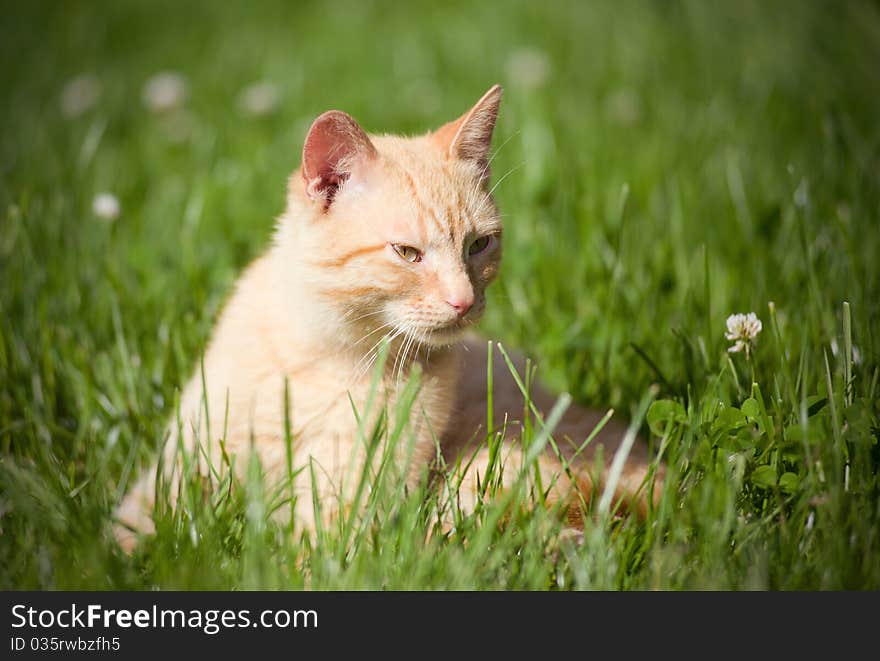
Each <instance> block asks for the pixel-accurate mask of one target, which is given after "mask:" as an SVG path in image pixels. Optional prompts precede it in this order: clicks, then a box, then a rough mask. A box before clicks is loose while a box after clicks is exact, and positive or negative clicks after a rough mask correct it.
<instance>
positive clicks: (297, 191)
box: [114, 85, 659, 550]
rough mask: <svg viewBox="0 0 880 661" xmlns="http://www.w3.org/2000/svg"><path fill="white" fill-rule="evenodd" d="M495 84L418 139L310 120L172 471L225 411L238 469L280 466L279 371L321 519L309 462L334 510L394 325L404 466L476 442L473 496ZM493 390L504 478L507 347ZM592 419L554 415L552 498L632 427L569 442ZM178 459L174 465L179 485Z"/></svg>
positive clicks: (497, 237)
mask: <svg viewBox="0 0 880 661" xmlns="http://www.w3.org/2000/svg"><path fill="white" fill-rule="evenodd" d="M500 101H501V88H500V87H499V86H497V85H496V86H494V87H492V88H491V89H490V90H489V91H488V92H486V94H485V95H484V96H483V97H482V98H481V99H480V100H479V101H478V102H477V103H476V105H474V106H473V108H471V109H470V110H469V111H468V112H467V113H465V114H464V115H463V116H462V117H460V118H459V119H457V120H455V121H453V122H450V123H448V124H446V125H444V126H442V127H441V128H439V129H438V130H436V131H433V132H430V133H428V134H426V135H422V136H418V137H413V138H402V137H396V136H390V135H382V136H368V135H367V134H366V133H365V132H364V131H363V129H362V128H361V127H360V126H359V125H358V124H357V122H355V120H354V119H352V118H351V117H350V116H349V115H347V114H345V113H343V112H340V111H338V110H331V111H329V112H326V113H324V114H322V115H321V116H320V117H318V118H317V119H316V120H315V121H314V123H313V124H312V126H311V128H310V129H309V132H308V135H307V136H306V139H305V143H304V146H303V155H302V164H301V167H300V168H299V169H298V170H296V171H295V172H294V173H293V174H292V176H291V177H290V180H289V185H288V194H287V207H286V210H285V212H284V214H283V215H282V216H281V217H280V219H279V221H278V224H277V228H276V230H275V236H274V241H273V242H272V245H271V247H270V248H269V249H268V251H267V252H266V253H265V254H264V255H263V256H262V257H260V258H259V259H257V260H256V261H255V262H254V263H253V264H251V265H250V266H249V267H248V268H247V270H246V271H245V272H244V274H243V275H242V276H241V278H240V279H239V281H238V283H237V284H236V287H235V291H234V293H233V294H232V296H231V298H230V299H229V301H228V303H227V304H226V307H225V309H224V311H223V313H222V315H221V317H220V319H219V321H218V323H217V326H216V328H215V331H214V334H213V337H212V339H211V342H210V344H209V347H208V350H207V352H206V354H205V356H204V383H205V384H206V385H207V392H203V387H202V384H203V379H202V374H201V370H200V369H196V374H195V375H194V376H193V377H192V379H191V380H190V382H189V383H188V384H187V386H186V388H185V389H184V391H183V394H182V398H181V405H180V419H181V421H182V425H181V426H180V427H178V424H177V421H176V419H175V420H172V423H171V424H170V425H169V435H170V437H169V440H168V442H167V443H166V446H165V447H166V450H165V455H166V456H165V461H164V464H163V465H164V466H165V469H164V470H166V471H171V469H172V467H173V466H175V459H174V453H175V451H176V450H177V445H178V442H181V444H182V445H183V447H184V448H186V449H187V450H189V451H192V450H193V447H194V445H195V443H196V438H198V439H200V440H199V442H200V444H201V445H202V446H203V447H205V448H207V447H210V448H211V461H212V462H213V464H214V467H215V468H217V469H219V467H220V466H221V454H222V451H221V447H220V443H219V442H218V439H219V438H220V437H221V435H222V434H223V430H224V428H225V451H226V452H227V453H228V454H229V455H237V461H236V463H235V466H236V469H237V470H238V471H239V472H241V471H242V470H243V468H244V467H245V466H246V465H247V460H246V457H247V453H248V452H249V451H250V448H251V447H253V448H254V450H255V451H256V452H257V453H259V457H260V460H261V462H262V465H263V467H264V470H265V472H266V474H267V475H268V476H269V477H275V478H281V477H282V476H286V474H287V472H286V469H287V463H286V462H287V457H286V444H285V403H284V387H285V380H286V381H287V384H288V388H289V399H288V403H289V409H288V410H289V413H290V415H289V420H290V421H291V423H292V426H293V429H292V437H293V439H294V441H293V454H294V456H295V457H296V462H297V466H300V465H303V462H304V461H306V460H307V459H311V461H312V465H313V466H316V467H318V468H317V470H314V471H309V470H305V471H303V472H302V473H300V474H299V475H298V476H297V478H296V481H295V485H294V490H295V493H296V494H297V498H296V500H295V506H294V508H293V510H294V511H293V512H292V514H293V516H294V517H295V519H296V523H297V525H299V526H300V527H301V528H303V529H305V530H306V531H309V530H313V529H314V527H315V523H316V522H315V520H314V516H315V514H314V509H313V503H312V486H313V485H312V479H311V476H310V475H311V474H313V475H314V479H315V481H316V484H315V485H314V487H315V490H316V492H317V494H318V496H319V498H320V499H321V501H322V505H324V507H323V508H322V518H324V517H325V516H326V517H327V518H328V520H329V519H332V518H333V516H335V515H336V514H338V508H337V503H338V502H339V495H340V494H342V495H343V499H342V502H344V501H345V496H346V494H350V492H351V484H352V483H353V482H354V479H353V478H352V475H354V476H357V475H360V471H361V469H362V468H363V465H364V461H365V458H364V454H365V450H364V447H363V445H362V444H361V443H360V442H358V441H357V440H356V439H357V437H358V434H357V431H358V421H357V419H356V417H355V415H354V413H353V411H352V404H354V406H355V408H357V409H358V410H359V411H363V410H364V407H365V405H366V402H367V399H368V397H369V392H370V385H371V382H372V378H373V369H372V367H373V366H374V362H375V361H376V356H377V355H378V352H379V346H380V344H381V342H380V340H381V339H382V338H384V339H386V340H387V341H389V342H390V344H389V345H388V346H389V355H388V357H387V360H386V362H385V367H384V371H383V373H382V376H381V378H380V383H379V388H378V390H379V391H380V392H381V394H382V396H383V397H387V398H388V400H389V402H390V403H392V404H393V402H394V400H395V398H396V397H397V393H398V392H399V385H400V383H401V382H402V381H404V380H405V377H406V374H407V373H408V372H409V370H411V369H412V367H413V366H414V365H415V364H416V363H418V365H419V366H420V369H421V371H422V377H421V387H420V390H419V391H418V395H417V398H416V401H415V404H414V406H413V407H412V409H411V410H412V416H411V418H410V420H409V423H408V424H409V426H410V428H409V431H410V433H411V435H412V438H414V439H415V440H414V442H413V444H412V449H411V453H410V454H409V461H410V464H409V466H410V468H409V471H408V474H409V479H410V480H412V481H417V480H418V479H419V478H420V477H421V476H423V475H424V473H425V472H426V469H427V468H428V467H432V468H436V466H435V464H436V441H435V438H439V439H440V450H441V451H442V454H443V458H444V460H445V462H446V463H448V464H454V463H455V460H456V457H458V456H459V455H460V454H461V453H469V454H468V457H469V458H472V462H471V463H470V466H469V468H468V469H467V471H468V472H467V474H466V475H465V479H464V480H463V481H462V485H461V493H460V494H459V496H460V502H461V506H462V509H464V510H468V509H469V508H472V507H473V505H474V503H475V500H476V489H477V483H478V480H481V479H482V476H483V475H484V474H485V471H486V468H487V464H488V461H489V453H488V450H487V448H486V447H481V446H480V443H483V439H484V438H485V431H483V433H480V429H481V428H483V427H484V426H485V422H486V362H487V347H486V343H485V342H483V341H479V340H476V339H474V338H471V337H469V336H467V335H466V330H467V329H468V328H469V327H470V326H472V325H473V324H474V323H476V321H477V320H478V319H479V318H480V316H481V313H482V312H483V309H484V306H485V301H486V298H485V290H486V287H487V286H488V285H489V284H490V283H491V282H492V280H493V279H494V278H495V276H496V274H497V273H498V268H499V262H500V259H501V235H502V228H501V220H500V218H499V214H498V210H497V208H496V206H495V202H494V200H493V198H492V195H491V193H490V191H489V189H488V186H487V183H488V181H489V149H490V144H491V140H492V133H493V130H494V127H495V120H496V117H497V114H498V109H499V104H500ZM493 391H494V412H495V417H496V418H497V421H496V429H497V428H498V427H500V426H501V424H502V422H503V420H504V419H505V417H506V418H507V420H508V442H507V445H506V448H505V449H504V450H503V452H502V455H503V456H504V458H505V463H504V466H503V473H502V480H505V481H506V479H507V478H509V475H515V473H516V471H517V470H518V469H519V467H520V466H521V464H522V461H523V457H522V456H521V450H520V449H518V446H517V444H515V443H510V442H509V441H510V440H513V439H516V438H517V433H518V428H517V427H516V424H515V421H516V420H517V419H519V418H521V416H522V411H523V396H522V394H521V392H520V390H519V388H518V387H517V385H516V384H515V382H514V380H513V378H512V376H511V375H510V373H509V370H508V368H507V367H506V365H505V364H504V363H503V361H502V360H501V358H500V356H498V355H497V352H496V359H495V364H494V388H493ZM349 397H350V398H351V399H349ZM533 397H534V401H535V402H536V404H537V405H538V407H539V408H540V409H541V410H542V411H543V412H544V413H546V412H547V411H548V410H549V407H550V405H552V403H553V398H552V397H550V396H549V395H548V394H547V393H546V392H544V391H543V390H542V389H540V387H536V388H535V389H534V391H533ZM205 402H207V412H208V415H207V416H206V415H205V406H204V403H205ZM227 405H228V408H227ZM227 416H228V417H227ZM600 418H601V415H600V414H599V413H597V412H593V411H588V410H584V409H579V408H577V407H574V406H573V407H571V408H570V409H569V410H568V411H567V413H566V415H565V416H564V418H563V419H562V421H561V423H560V424H559V426H558V427H557V429H556V431H555V432H554V437H555V438H557V439H563V438H566V437H567V438H570V439H571V442H568V443H563V442H560V443H559V445H560V449H562V450H563V451H564V452H565V453H566V455H567V456H568V457H569V458H570V459H571V461H572V464H571V470H567V471H563V467H562V464H561V463H560V462H559V461H558V460H557V459H556V458H555V457H554V456H553V455H552V454H550V453H549V452H548V453H545V454H544V455H543V456H541V457H540V460H539V467H540V471H541V482H542V484H544V485H550V490H549V491H550V492H549V495H548V499H547V500H548V501H549V502H556V501H560V500H562V501H566V499H568V500H569V501H571V504H572V507H571V508H570V511H571V512H572V513H575V512H576V510H577V509H579V508H577V507H576V498H575V496H577V492H580V494H581V495H583V496H584V497H586V499H589V497H590V491H591V489H592V488H593V484H592V480H591V478H590V474H589V470H588V469H589V468H590V466H591V459H592V458H593V456H594V454H595V452H596V450H597V448H598V447H599V446H603V447H604V457H605V461H606V463H608V462H610V459H611V456H612V455H613V453H614V452H615V450H616V449H617V447H618V445H619V443H620V441H621V439H622V438H623V436H624V432H625V429H624V427H622V426H621V425H620V424H619V423H617V422H615V421H614V420H612V421H610V422H609V424H608V425H606V426H605V427H604V429H603V430H602V432H601V433H600V434H599V435H598V437H597V438H596V439H595V440H594V441H593V443H592V444H591V445H590V446H589V447H588V448H587V451H586V452H584V453H583V455H581V456H578V457H572V455H573V454H574V453H573V451H572V448H574V447H576V446H578V445H580V444H581V443H582V442H583V440H584V438H585V437H586V436H587V435H588V434H589V433H590V432H591V431H592V430H593V428H594V426H595V425H596V423H597V422H598V421H599V420H600ZM179 428H180V429H181V430H182V434H183V436H182V438H178V429H179ZM209 429H210V432H211V434H210V436H211V438H210V440H208V430H209ZM202 461H204V458H202ZM649 465H650V461H649V457H648V452H647V449H646V448H644V447H642V446H641V445H639V444H636V446H634V447H633V450H632V452H631V453H630V454H629V456H628V459H627V462H626V464H625V466H624V471H623V474H622V478H621V480H620V482H619V483H618V489H617V492H616V497H617V498H618V499H619V500H621V501H625V502H628V503H630V504H633V503H634V504H635V505H636V508H637V509H644V507H645V497H644V496H643V495H639V490H640V488H641V487H643V483H644V482H645V478H646V476H647V475H648V471H649ZM157 466H158V465H154V466H153V467H152V468H151V469H150V470H148V471H147V472H146V473H145V474H144V475H143V476H142V477H141V478H140V479H139V480H138V481H137V483H136V484H135V485H134V486H133V487H132V488H131V490H130V491H129V493H128V494H127V496H126V497H125V499H124V500H123V502H122V503H121V505H120V506H119V508H118V510H117V511H116V521H117V524H116V527H115V529H114V531H115V534H116V537H117V539H118V541H119V542H120V544H121V545H122V546H123V548H125V549H127V550H130V549H131V548H133V546H134V544H135V543H136V541H137V536H138V534H146V533H150V532H152V530H153V523H152V519H151V510H152V505H153V498H154V485H155V481H156V477H157V471H158V470H159V469H158V467H157ZM201 470H203V471H204V470H205V469H204V468H202V469H201ZM179 473H180V471H179V466H177V470H175V471H174V476H173V477H171V480H172V484H175V482H174V480H175V479H177V477H176V476H177V475H179ZM572 477H573V478H574V480H573V482H574V483H573V482H572V479H571V478H572ZM510 479H512V478H510ZM658 479H659V477H658ZM657 491H658V492H659V489H658V490H657ZM171 493H172V494H174V493H176V489H174V488H172V490H171ZM288 509H289V508H288ZM576 518H577V517H576V516H575V515H574V514H572V515H571V516H570V519H571V520H572V521H575V522H576Z"/></svg>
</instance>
